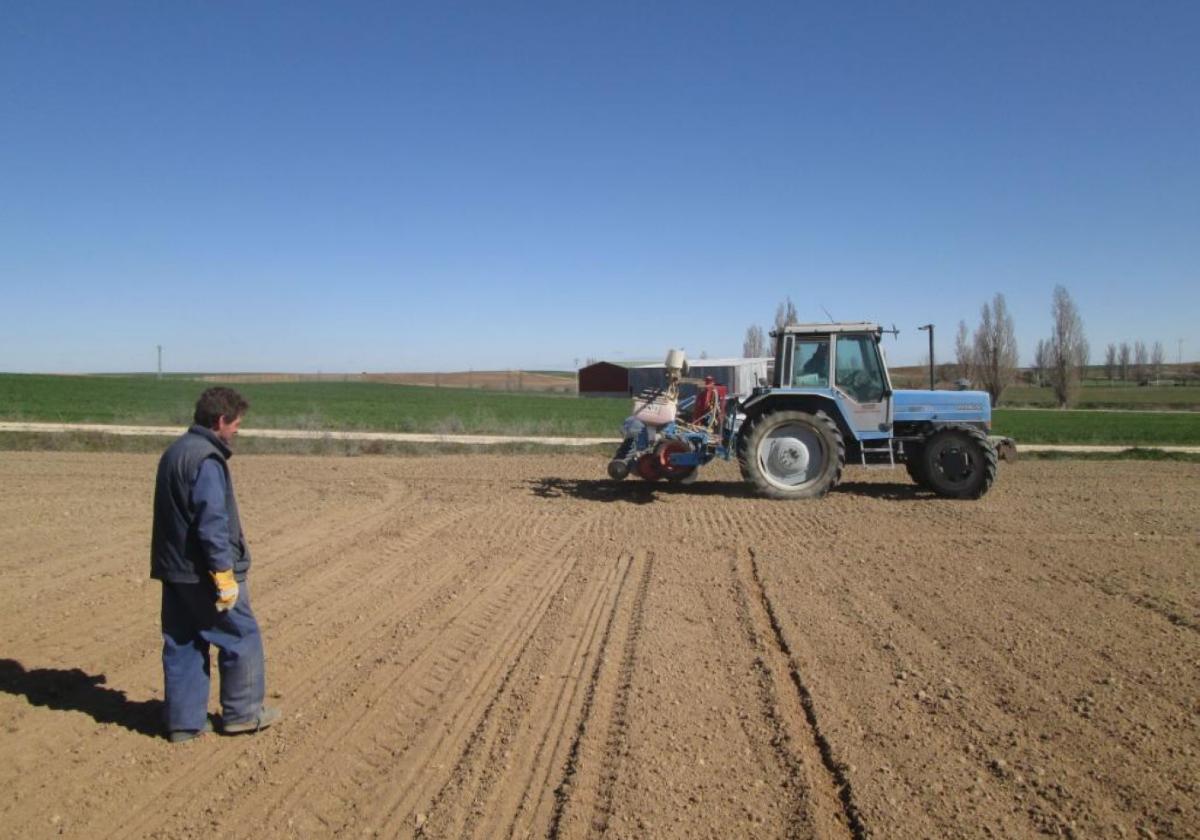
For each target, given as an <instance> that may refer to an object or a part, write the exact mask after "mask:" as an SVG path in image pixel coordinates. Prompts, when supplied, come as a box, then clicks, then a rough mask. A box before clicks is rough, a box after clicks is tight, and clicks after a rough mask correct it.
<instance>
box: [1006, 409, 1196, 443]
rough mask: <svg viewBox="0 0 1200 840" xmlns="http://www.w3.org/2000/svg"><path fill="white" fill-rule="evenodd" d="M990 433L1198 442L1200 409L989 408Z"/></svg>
mask: <svg viewBox="0 0 1200 840" xmlns="http://www.w3.org/2000/svg"><path fill="white" fill-rule="evenodd" d="M992 433H993V434H997V435H1006V436H1008V437H1012V438H1015V439H1016V440H1017V444H1018V446H1019V445H1020V444H1021V443H1079V444H1088V443H1091V444H1128V445H1131V446H1132V445H1138V446H1200V412H1197V413H1191V412H1183V411H1178V412H1160V413H1155V412H1145V411H1058V410H1056V409H1045V410H1042V409H1024V410H1022V409H1003V408H998V409H996V410H994V411H993V412H992Z"/></svg>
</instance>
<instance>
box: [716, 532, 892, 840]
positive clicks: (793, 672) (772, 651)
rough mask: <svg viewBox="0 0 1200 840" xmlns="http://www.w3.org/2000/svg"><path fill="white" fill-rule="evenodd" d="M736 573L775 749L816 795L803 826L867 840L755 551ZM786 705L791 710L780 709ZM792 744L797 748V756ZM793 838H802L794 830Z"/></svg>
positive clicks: (739, 560) (743, 553) (803, 801)
mask: <svg viewBox="0 0 1200 840" xmlns="http://www.w3.org/2000/svg"><path fill="white" fill-rule="evenodd" d="M731 571H732V575H733V578H734V587H735V591H736V592H737V598H738V600H739V601H740V602H741V603H740V605H739V606H740V609H739V612H740V613H741V615H742V616H743V622H744V629H745V630H746V633H747V635H748V637H749V638H750V643H751V645H752V647H754V648H755V649H756V650H758V651H759V652H760V655H759V657H758V659H757V660H756V662H755V667H756V670H757V671H758V673H759V680H760V696H761V699H762V701H763V707H764V713H765V715H766V716H767V719H768V722H769V724H770V725H771V727H772V729H773V730H774V731H775V732H776V733H777V737H776V739H775V743H774V744H773V746H774V747H775V749H776V752H777V754H778V757H779V760H780V762H781V764H782V765H783V766H784V767H785V768H786V770H787V772H788V773H789V774H791V775H792V777H793V778H794V779H795V781H796V783H797V787H798V788H799V789H800V790H801V791H803V790H808V791H810V792H811V794H812V796H811V797H807V796H803V795H801V796H800V797H798V799H799V801H798V803H797V804H798V805H800V806H801V807H802V808H805V810H808V811H809V813H808V818H807V819H804V818H803V817H802V818H801V821H803V822H805V823H807V824H810V825H811V827H812V828H813V829H814V830H815V831H816V833H817V836H822V837H843V838H853V840H866V838H869V837H870V836H871V833H870V831H869V830H868V828H867V826H866V825H865V824H864V823H863V819H862V815H861V813H860V812H859V809H858V806H857V805H856V804H855V801H854V791H853V789H852V787H851V785H850V780H849V778H847V776H846V773H845V771H844V769H843V767H842V764H841V762H839V761H838V760H837V758H836V757H835V756H834V755H833V747H832V745H831V744H830V743H829V740H828V739H827V738H826V737H825V735H824V733H823V732H822V730H821V726H820V723H819V721H818V720H817V714H816V708H815V705H814V703H813V698H812V694H811V693H810V691H809V689H808V687H807V686H806V685H805V683H804V679H803V677H802V676H801V674H800V668H799V666H798V665H797V663H796V660H795V657H794V656H793V654H792V649H791V646H790V645H789V644H788V642H787V639H786V638H785V637H784V635H783V628H782V626H781V625H780V623H779V618H778V616H777V615H776V613H775V607H774V605H773V604H772V603H771V599H770V597H769V596H768V595H767V591H766V587H765V586H764V584H763V580H762V574H761V572H760V571H759V568H758V559H757V556H756V555H755V552H754V549H752V548H746V549H742V550H739V551H738V552H737V554H736V555H735V556H734V559H733V563H732V570H731ZM785 682H791V684H792V686H793V687H794V689H795V692H794V694H793V695H792V697H791V698H787V697H786V696H785V695H784V694H783V693H782V692H780V691H779V690H778V688H777V687H778V686H779V685H781V684H783V683H785ZM793 703H794V704H798V706H799V709H798V710H797V709H794V707H793ZM780 706H784V707H785V708H783V709H780V708H779V707H780ZM787 707H793V711H799V712H801V713H802V715H801V714H788V713H787V712H788V708H787ZM800 719H803V720H804V721H805V722H806V724H807V730H806V731H805V732H801V733H793V732H791V731H790V729H789V726H788V721H789V720H797V721H798V720H800ZM788 745H793V746H794V747H795V749H796V751H797V752H796V754H793V753H792V751H791V750H790V749H789V748H788ZM797 828H799V826H798V825H795V826H793V829H797ZM790 834H791V835H792V836H796V832H795V831H794V830H793V831H792V832H790Z"/></svg>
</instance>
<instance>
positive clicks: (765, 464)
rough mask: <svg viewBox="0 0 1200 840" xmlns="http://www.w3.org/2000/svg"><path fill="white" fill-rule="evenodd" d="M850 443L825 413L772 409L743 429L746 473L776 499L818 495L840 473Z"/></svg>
mask: <svg viewBox="0 0 1200 840" xmlns="http://www.w3.org/2000/svg"><path fill="white" fill-rule="evenodd" d="M845 462H846V446H845V443H844V442H843V441H842V433H841V432H840V431H839V430H838V427H837V424H835V423H834V422H833V421H832V420H831V419H829V415H827V414H825V412H823V411H818V412H815V413H812V414H810V413H809V412H807V411H772V412H768V413H766V414H763V415H760V416H759V417H756V418H755V419H754V420H753V421H752V423H751V426H750V428H749V429H745V430H743V434H742V445H741V446H740V447H739V449H738V463H739V466H741V468H742V475H743V476H744V477H745V478H746V479H747V480H748V481H750V482H752V483H753V484H754V486H755V488H757V489H758V491H759V492H760V493H762V494H763V495H765V496H769V497H770V498H772V499H815V498H818V497H820V496H824V495H825V494H826V493H828V492H829V491H830V490H831V489H832V488H833V487H835V486H836V485H837V483H838V481H840V480H841V477H842V465H843V464H845Z"/></svg>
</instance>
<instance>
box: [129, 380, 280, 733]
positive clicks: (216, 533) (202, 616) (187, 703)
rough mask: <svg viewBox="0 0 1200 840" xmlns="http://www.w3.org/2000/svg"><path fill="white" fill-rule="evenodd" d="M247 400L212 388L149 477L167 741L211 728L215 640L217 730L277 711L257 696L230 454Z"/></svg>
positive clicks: (232, 729)
mask: <svg viewBox="0 0 1200 840" xmlns="http://www.w3.org/2000/svg"><path fill="white" fill-rule="evenodd" d="M247 408H249V403H247V402H246V400H245V399H244V398H243V397H242V395H241V394H239V393H238V392H237V391H235V390H233V389H232V388H209V389H208V390H206V391H205V392H204V393H203V394H201V395H200V399H199V400H197V401H196V411H195V414H194V417H193V420H194V424H193V425H192V426H191V428H189V429H188V430H187V432H186V433H185V434H184V435H183V437H181V438H179V439H178V440H177V441H175V442H174V443H173V444H171V445H170V446H169V447H167V451H166V452H164V453H163V456H162V458H161V459H160V460H159V462H158V477H157V480H156V482H155V485H154V532H153V536H152V537H151V543H150V576H151V577H152V578H155V579H156V580H161V581H162V635H163V652H162V658H163V677H164V681H165V683H166V730H167V737H168V738H169V739H170V740H171V741H172V742H179V741H188V740H191V739H192V738H195V737H196V736H198V735H203V734H204V733H205V732H211V731H212V724H211V723H209V720H208V693H209V659H208V652H209V646H210V645H214V646H216V648H217V649H218V654H217V667H218V669H219V671H220V674H221V721H222V725H221V730H222V732H224V733H226V734H235V733H239V732H256V731H258V730H259V729H263V728H265V727H267V726H270V725H271V724H272V723H274V722H275V721H276V720H278V719H279V714H280V713H279V710H278V709H272V708H267V707H265V706H263V694H264V690H265V677H264V673H263V647H262V635H261V633H260V632H259V629H258V621H257V620H256V619H255V618H254V613H253V612H252V611H251V608H250V591H249V588H248V586H247V584H246V573H247V571H249V569H250V550H249V548H247V546H246V539H245V536H244V534H243V533H242V524H241V519H240V518H239V516H238V506H237V499H236V498H235V497H234V494H233V479H232V477H231V476H230V473H229V465H228V461H229V459H230V458H231V457H233V451H232V449H231V448H230V447H231V446H232V444H233V439H234V437H235V436H236V435H237V433H238V429H239V428H240V427H241V425H242V418H243V417H244V416H245V414H246V409H247Z"/></svg>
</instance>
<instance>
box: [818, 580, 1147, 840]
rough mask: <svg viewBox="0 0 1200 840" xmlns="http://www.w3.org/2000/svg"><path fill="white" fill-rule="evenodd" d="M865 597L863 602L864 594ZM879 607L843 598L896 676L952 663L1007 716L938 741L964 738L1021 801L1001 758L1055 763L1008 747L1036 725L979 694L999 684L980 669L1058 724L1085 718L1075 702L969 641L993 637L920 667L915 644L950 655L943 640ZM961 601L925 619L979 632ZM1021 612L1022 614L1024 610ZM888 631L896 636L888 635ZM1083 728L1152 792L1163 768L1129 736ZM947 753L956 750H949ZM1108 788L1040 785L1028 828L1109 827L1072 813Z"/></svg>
mask: <svg viewBox="0 0 1200 840" xmlns="http://www.w3.org/2000/svg"><path fill="white" fill-rule="evenodd" d="M859 594H860V597H862V594H861V593H859ZM873 600H874V601H875V603H873V604H872V605H870V607H869V608H868V605H866V604H864V605H862V606H859V605H858V604H856V603H855V602H854V601H852V600H851V599H849V598H848V597H846V596H842V597H840V598H839V604H840V608H841V611H842V612H843V614H845V615H847V616H848V617H852V618H853V619H854V621H855V625H856V627H857V628H858V630H859V632H860V633H862V634H863V636H864V638H866V639H867V640H868V641H869V645H868V646H869V647H870V648H871V649H873V650H878V651H881V652H882V654H883V658H884V659H885V660H886V661H887V662H888V663H889V664H890V670H891V671H892V672H895V673H899V672H902V671H906V670H907V671H910V672H913V671H920V672H928V670H930V669H932V668H933V667H934V666H933V665H932V664H930V663H936V662H938V661H939V659H940V660H942V662H943V665H942V667H943V668H944V667H945V664H944V663H947V662H948V663H949V664H951V665H952V666H953V667H954V668H956V669H958V670H959V671H961V674H962V675H961V676H959V678H958V679H957V680H955V681H954V684H955V685H957V686H959V687H960V688H959V690H960V691H962V692H963V696H969V697H971V698H972V699H973V702H974V703H975V704H977V706H978V707H992V708H994V709H995V712H996V713H997V714H999V715H1001V716H1003V717H1002V720H1003V721H1005V722H1003V723H991V722H987V723H985V722H984V721H981V720H976V721H975V722H974V723H973V725H972V726H970V727H966V726H955V725H954V724H955V722H954V720H953V719H952V718H951V720H950V723H949V724H945V723H944V724H942V725H941V726H940V727H939V730H940V731H939V733H938V735H939V736H940V735H942V734H946V735H948V736H949V738H950V740H952V741H953V740H954V739H957V740H958V741H960V742H962V743H963V744H965V745H967V747H968V749H967V752H968V753H969V754H970V755H971V757H972V764H973V765H974V766H975V767H976V770H977V772H978V773H979V774H980V775H981V776H982V777H986V778H989V779H991V780H992V782H993V783H994V784H995V785H997V786H998V787H999V788H1001V789H1003V790H1004V791H1005V792H1006V794H1007V795H1008V796H1010V797H1012V798H1013V799H1016V800H1019V799H1020V796H1019V794H1020V793H1021V792H1022V785H1021V784H1019V783H1018V780H1017V775H1016V774H1014V773H1013V772H1000V771H998V770H997V765H996V764H995V763H994V759H993V757H994V756H996V755H1003V756H1004V758H1005V759H1006V760H1007V762H1008V764H1009V765H1011V766H1013V767H1015V768H1019V767H1025V768H1028V767H1033V766H1038V765H1043V764H1046V763H1048V760H1047V759H1046V758H1045V756H1039V755H1037V754H1036V753H1034V752H1030V749H1029V748H1028V747H1026V748H1023V749H1017V748H1016V746H1015V745H1014V744H1009V743H1008V735H1009V734H1010V733H1012V732H1014V731H1019V730H1020V729H1021V728H1022V727H1023V726H1027V725H1030V722H1029V721H1028V720H1025V719H1023V715H1022V714H1021V713H1020V712H1018V711H1016V710H1014V709H1013V708H1012V707H1010V706H1007V705H1004V704H1000V703H997V702H996V700H995V697H994V696H993V695H991V694H988V693H987V692H986V691H984V692H983V693H979V692H978V688H979V687H981V686H988V685H991V683H992V680H991V679H985V678H986V677H989V676H990V675H989V674H988V673H987V672H983V673H980V671H979V665H980V663H982V662H986V663H990V664H991V665H992V666H994V667H995V668H996V673H1000V674H1002V675H1003V680H1002V682H1003V683H1004V684H1006V685H1008V686H1011V687H1012V688H1013V689H1015V691H1013V692H1012V696H1013V698H1014V699H1015V701H1017V702H1021V701H1022V699H1024V700H1025V702H1027V703H1030V704H1031V707H1032V708H1035V709H1040V710H1042V711H1041V713H1042V714H1046V713H1050V714H1053V713H1054V710H1057V711H1058V713H1059V714H1060V717H1059V718H1058V720H1060V721H1065V720H1072V719H1077V718H1078V715H1077V713H1076V711H1075V710H1074V709H1073V708H1072V706H1071V701H1069V700H1068V699H1067V698H1065V697H1060V696H1058V695H1057V694H1056V693H1052V692H1049V691H1047V690H1046V688H1045V687H1044V686H1043V685H1041V684H1039V683H1038V682H1037V681H1036V680H1034V679H1031V678H1030V675H1029V674H1028V673H1027V672H1026V671H1025V670H1024V669H1023V668H1022V667H1021V663H1020V661H1019V660H1017V659H1016V658H1014V657H1013V655H1012V654H1011V653H1010V652H1007V651H1005V650H1004V649H1003V648H1002V647H1000V646H998V645H995V644H991V645H976V644H973V643H971V642H970V641H969V640H970V639H975V638H980V637H981V635H987V634H980V633H971V632H967V633H963V634H961V636H962V639H963V640H964V641H962V642H961V644H964V645H965V646H966V648H967V650H966V652H962V653H959V654H958V655H956V656H953V657H950V658H949V659H946V658H945V654H944V653H928V652H927V653H926V654H925V655H923V656H920V657H918V658H917V659H916V660H915V661H916V662H918V663H919V665H920V667H919V668H918V667H914V662H913V660H912V659H911V657H917V653H916V651H915V648H914V646H913V644H912V639H922V640H924V641H925V643H926V649H927V651H933V650H935V649H942V650H944V647H943V645H944V642H943V641H942V640H940V639H938V638H937V637H936V636H935V635H931V634H930V633H929V632H928V631H927V630H926V629H925V628H924V627H923V626H922V625H921V623H919V622H917V621H916V620H915V619H914V617H913V616H911V615H909V614H907V613H906V612H905V611H904V610H901V609H899V608H898V607H897V606H896V605H894V604H891V603H889V602H888V600H887V599H886V598H882V597H876V598H874V599H873ZM953 602H954V599H950V598H940V597H930V598H927V599H926V600H925V602H924V603H923V607H922V608H923V610H924V618H925V619H926V620H927V621H931V622H932V623H933V624H935V625H937V626H943V627H950V626H952V627H959V628H969V627H971V626H972V624H971V621H970V616H969V615H965V614H963V612H962V611H956V610H953V609H950V608H949V606H948V605H949V604H950V603H953ZM1010 606H1011V605H1010ZM1013 608H1014V609H1018V608H1019V607H1013ZM1027 614H1028V615H1030V616H1032V617H1034V618H1036V619H1038V620H1037V621H1033V620H1029V621H1026V622H1024V623H1026V624H1029V625H1030V626H1037V627H1039V628H1041V629H1042V632H1044V633H1047V634H1052V633H1055V631H1053V630H1052V629H1048V627H1047V625H1046V623H1045V618H1044V616H1041V615H1040V614H1039V613H1038V612H1037V611H1036V609H1035V608H1034V607H1032V606H1030V607H1028V612H1027ZM1077 626H1078V625H1077ZM883 628H888V629H887V630H884V629H883ZM899 628H903V630H904V631H905V633H907V634H909V635H910V638H909V642H908V643H907V644H905V645H903V647H904V649H905V650H907V651H908V652H909V657H910V658H909V659H902V658H901V657H900V655H899V654H898V653H897V650H896V646H895V645H893V644H892V639H893V638H894V637H896V636H897V635H899ZM1062 642H1063V645H1064V646H1065V647H1073V648H1074V649H1076V650H1077V654H1076V655H1077V656H1079V657H1083V658H1088V659H1092V658H1094V657H1091V656H1089V655H1088V654H1087V653H1086V651H1088V650H1089V646H1088V645H1086V644H1083V645H1079V644H1074V643H1072V642H1071V640H1069V639H1067V638H1063V639H1062ZM1097 664H1100V663H1097ZM967 675H973V676H974V677H975V679H976V681H977V682H978V685H977V686H973V687H972V688H966V689H964V688H961V687H962V686H963V685H965V684H966V682H967ZM935 682H936V681H935ZM930 702H931V701H928V700H927V701H925V702H924V703H923V704H922V705H923V706H924V707H925V708H928V706H929V704H930ZM1168 720H1169V717H1166V716H1164V718H1163V722H1161V723H1157V724H1156V725H1158V726H1161V727H1163V728H1166V727H1167V726H1169V725H1170V724H1169V723H1167V722H1166V721H1168ZM1076 725H1077V726H1082V727H1083V728H1084V729H1086V730H1091V731H1093V732H1095V734H1096V735H1097V738H1096V740H1095V741H1094V742H1093V745H1092V747H1091V749H1092V750H1093V751H1094V752H1095V753H1096V754H1097V755H1098V756H1102V757H1103V759H1102V761H1101V763H1102V764H1103V765H1104V766H1117V765H1121V764H1124V765H1128V766H1137V767H1139V768H1140V770H1139V772H1138V773H1137V774H1136V778H1137V779H1138V780H1139V782H1140V785H1141V786H1144V785H1145V784H1146V781H1147V780H1152V779H1155V778H1156V777H1157V773H1156V767H1155V766H1154V764H1153V762H1151V761H1148V760H1147V759H1146V758H1145V757H1143V756H1140V755H1138V754H1136V753H1135V752H1131V751H1129V749H1128V744H1127V737H1126V735H1125V734H1123V733H1122V732H1120V731H1118V730H1116V729H1113V728H1111V727H1109V726H1107V725H1105V724H1104V723H1103V722H1102V721H1099V720H1093V719H1091V718H1088V717H1084V718H1083V720H1082V721H1081V722H1078V721H1077V723H1076ZM1061 726H1062V724H1061V723H1060V724H1059V727H1060V728H1061ZM1073 737H1081V735H1080V730H1078V729H1075V730H1074V733H1073ZM935 740H936V739H935ZM1122 747H1124V749H1123V748H1122ZM946 749H947V750H948V749H949V747H947V748H946ZM1071 752H1077V751H1071ZM901 781H902V782H903V783H904V784H905V785H906V787H908V789H909V790H910V791H911V792H912V793H913V794H914V796H916V795H917V794H918V793H919V790H918V788H917V787H916V786H915V785H917V784H919V780H917V779H915V778H908V777H903V778H902V779H901ZM1104 784H1106V783H1104V782H1101V781H1100V780H1098V779H1097V780H1093V781H1088V779H1086V778H1080V779H1076V780H1073V781H1070V782H1064V781H1058V782H1056V783H1055V784H1054V786H1052V787H1046V786H1044V785H1039V786H1036V787H1034V788H1033V793H1032V794H1031V795H1032V796H1036V797H1037V799H1038V801H1039V802H1041V803H1042V805H1033V804H1028V802H1027V803H1026V805H1025V807H1024V809H1023V810H1022V812H1021V813H1022V815H1023V817H1024V818H1025V819H1026V820H1027V821H1028V823H1029V829H1030V830H1031V831H1036V832H1039V833H1065V832H1068V831H1075V829H1074V828H1072V823H1073V821H1074V820H1075V819H1079V820H1083V819H1084V818H1085V817H1091V819H1092V820H1093V824H1103V819H1101V818H1099V817H1096V815H1095V814H1092V815H1087V814H1083V813H1076V812H1074V811H1072V808H1073V807H1074V805H1073V804H1072V803H1075V802H1077V801H1078V800H1079V797H1078V795H1077V790H1076V788H1082V787H1085V786H1089V787H1090V786H1093V785H1100V787H1101V788H1102V787H1103V786H1104ZM1113 788H1114V790H1113V794H1112V796H1111V798H1112V800H1114V801H1117V800H1121V799H1125V800H1127V801H1160V802H1161V801H1163V800H1164V799H1165V798H1166V797H1168V796H1169V792H1168V791H1166V790H1164V789H1162V788H1159V789H1156V790H1144V789H1139V790H1136V791H1131V790H1130V789H1129V788H1128V787H1125V788H1122V787H1121V786H1120V785H1119V784H1114V785H1113ZM1088 799H1089V801H1091V802H1092V807H1093V808H1094V809H1095V810H1097V811H1100V810H1101V806H1105V805H1106V803H1105V800H1104V799H1103V798H1102V795H1101V796H1097V795H1096V794H1095V793H1093V794H1092V795H1091V796H1089V797H1088ZM1108 816H1109V817H1110V818H1115V815H1113V814H1109V815H1108ZM1097 821H1098V822H1097Z"/></svg>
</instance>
